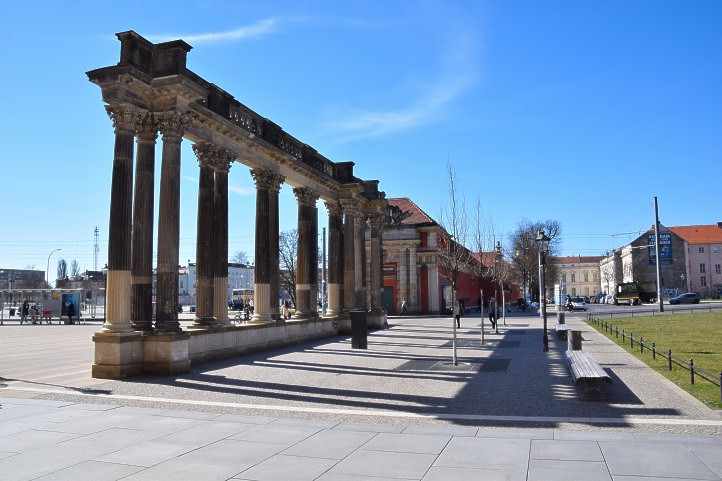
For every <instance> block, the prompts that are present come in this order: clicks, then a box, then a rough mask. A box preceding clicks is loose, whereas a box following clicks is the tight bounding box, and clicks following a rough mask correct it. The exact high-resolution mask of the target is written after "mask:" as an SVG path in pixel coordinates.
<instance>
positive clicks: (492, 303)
mask: <svg viewBox="0 0 722 481" xmlns="http://www.w3.org/2000/svg"><path fill="white" fill-rule="evenodd" d="M489 322H490V323H491V328H492V329H494V330H496V300H495V299H490V300H489Z"/></svg>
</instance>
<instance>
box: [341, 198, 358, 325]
mask: <svg viewBox="0 0 722 481" xmlns="http://www.w3.org/2000/svg"><path fill="white" fill-rule="evenodd" d="M343 213H344V222H343V310H344V311H346V312H348V311H350V310H352V309H353V308H354V307H355V296H356V244H355V236H354V232H355V227H354V225H355V223H356V216H357V215H358V211H357V210H356V209H355V206H354V205H353V204H351V203H350V202H344V203H343Z"/></svg>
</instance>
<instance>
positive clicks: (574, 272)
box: [551, 256, 603, 297]
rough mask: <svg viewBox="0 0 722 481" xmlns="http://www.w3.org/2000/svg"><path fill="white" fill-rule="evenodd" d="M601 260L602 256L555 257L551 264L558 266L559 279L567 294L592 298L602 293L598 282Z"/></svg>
mask: <svg viewBox="0 0 722 481" xmlns="http://www.w3.org/2000/svg"><path fill="white" fill-rule="evenodd" d="M602 259H603V257H602V256H568V257H557V256H555V257H552V258H551V262H552V263H554V264H556V265H557V266H559V279H560V282H561V283H562V285H564V289H565V292H566V293H567V294H569V295H570V296H572V297H576V296H588V297H594V296H597V295H598V294H599V293H600V292H602V291H601V284H600V282H599V279H600V273H599V263H600V261H601V260H602Z"/></svg>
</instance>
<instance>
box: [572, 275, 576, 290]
mask: <svg viewBox="0 0 722 481" xmlns="http://www.w3.org/2000/svg"><path fill="white" fill-rule="evenodd" d="M572 282H577V280H576V275H575V274H574V273H573V272H572ZM574 295H575V296H576V294H574Z"/></svg>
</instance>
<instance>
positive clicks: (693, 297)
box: [669, 292, 700, 304]
mask: <svg viewBox="0 0 722 481" xmlns="http://www.w3.org/2000/svg"><path fill="white" fill-rule="evenodd" d="M699 300H700V295H699V294H697V293H696V292H685V293H684V294H680V295H678V296H677V297H673V298H671V299H670V300H669V303H670V304H699Z"/></svg>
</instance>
